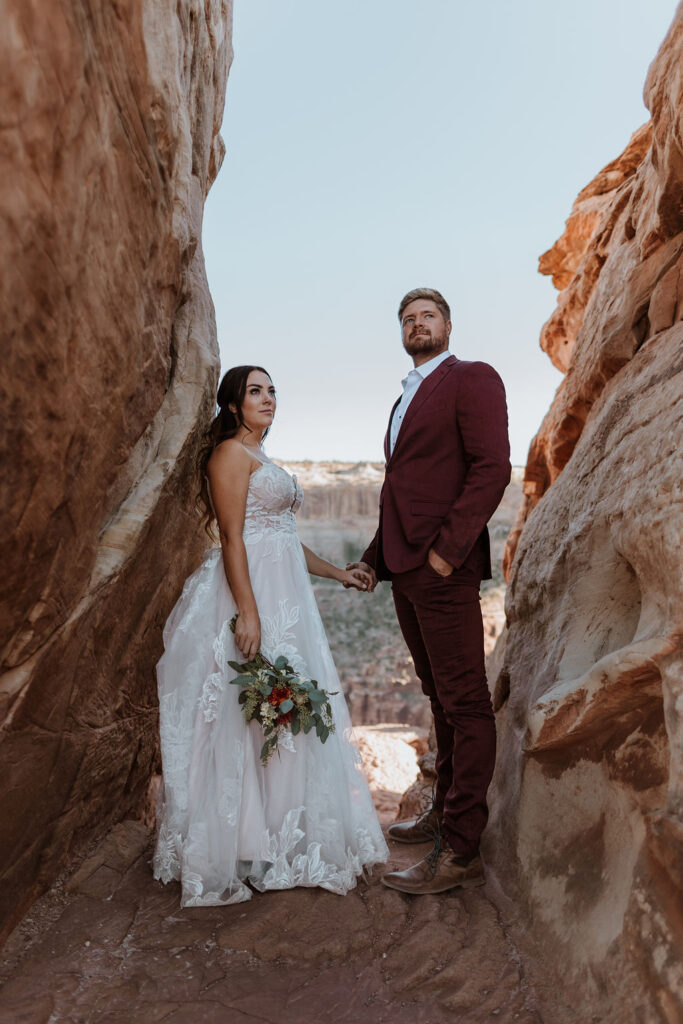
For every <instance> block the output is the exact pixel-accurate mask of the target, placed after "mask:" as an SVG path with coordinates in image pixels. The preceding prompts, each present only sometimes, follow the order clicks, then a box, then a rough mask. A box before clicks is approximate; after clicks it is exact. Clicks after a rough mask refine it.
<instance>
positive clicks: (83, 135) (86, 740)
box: [0, 0, 231, 934]
mask: <svg viewBox="0 0 683 1024" xmlns="http://www.w3.org/2000/svg"><path fill="white" fill-rule="evenodd" d="M230 26H231V4H230V3H229V2H228V0H177V2H176V0H144V2H142V3H138V2H134V0H116V2H113V0H112V2H111V3H94V2H92V0H73V2H71V3H63V2H52V3H50V2H46V0H6V2H5V3H4V4H3V32H2V36H1V40H0V48H1V52H0V62H1V64H2V68H3V73H2V84H1V86H0V89H1V90H2V111H3V115H2V126H1V127H0V205H1V208H2V216H3V232H2V233H1V234H0V267H1V268H2V273H1V274H0V288H1V289H2V309H3V323H2V332H3V341H2V355H1V358H2V382H1V384H0V389H1V394H2V400H3V423H2V428H3V429H2V439H1V441H0V445H1V451H0V458H1V462H2V476H1V477H0V490H1V493H2V510H1V513H0V515H1V516H2V519H1V526H0V545H1V554H0V564H1V565H2V578H1V581H0V605H1V608H2V615H1V620H0V629H1V634H0V635H1V640H0V645H1V649H2V667H1V670H0V671H1V675H0V717H1V720H2V731H1V733H0V775H1V776H2V780H3V798H2V801H0V834H1V835H2V844H1V853H0V876H1V882H0V884H1V886H2V890H3V893H4V897H3V906H2V910H1V916H0V934H2V933H4V932H6V931H7V929H8V928H9V927H11V926H12V924H13V922H15V921H16V920H17V918H18V916H19V915H20V914H21V912H22V910H23V909H24V908H25V907H26V905H27V903H28V902H30V900H31V899H32V898H33V897H34V896H35V895H36V894H37V893H38V892H39V891H40V890H41V889H42V888H44V887H45V885H46V884H47V883H49V882H50V881H51V880H52V879H53V877H54V875H55V874H56V872H57V871H58V870H59V869H60V866H61V865H62V864H63V863H64V861H65V858H66V857H67V856H68V853H69V850H70V849H73V847H74V846H75V845H76V844H78V842H79V841H80V840H82V839H83V838H84V837H85V836H87V835H88V834H89V833H90V832H91V831H92V829H94V828H96V827H103V826H104V825H106V824H107V823H108V822H110V821H112V820H115V819H118V818H121V817H122V816H123V815H125V814H126V813H127V812H130V811H131V809H134V808H135V807H136V805H138V804H139V803H140V801H141V800H142V798H143V797H144V792H145V787H146V785H147V782H148V778H149V776H150V772H151V770H152V766H153V762H154V761H155V757H156V749H157V739H156V731H157V727H156V722H157V712H156V696H155V682H154V675H153V666H154V663H155V661H156V659H157V657H158V655H159V652H160V644H161V637H160V629H161V626H162V624H163V622H164V620H165V617H166V615H167V613H168V611H169V609H170V607H171V605H172V602H173V601H174V599H175V598H176V596H177V593H178V590H179V587H180V585H181V582H182V580H183V579H184V577H185V575H186V574H187V572H188V570H190V568H191V567H192V566H193V565H194V563H195V561H196V559H197V557H198V555H199V553H200V551H201V550H202V547H203V543H204V542H203V540H202V538H201V536H200V535H199V534H198V531H197V528H196V525H195V520H194V518H193V517H192V515H191V505H192V501H193V489H194V488H193V485H192V482H191V479H190V474H191V469H192V465H193V460H194V453H195V446H196V437H197V433H198V430H199V429H200V427H201V424H202V423H203V422H204V421H205V419H206V417H207V416H208V415H209V413H210V411H211V409H212V404H213V398H212V395H213V390H214V386H215V381H216V373H217V346H216V338H215V325H214V317H213V306H212V303H211V298H210V295H209V291H208V287H207V282H206V277H205V273H204V266H203V257H202V250H201V241H200V239H201V223H202V214H203V205H204V200H205V198H206V195H207V192H208V190H209V188H210V185H211V183H212V181H213V179H214V178H215V175H216V173H217V172H218V168H219V166H220V163H221V160H222V155H223V144H222V141H221V139H220V136H219V134H218V129H219V125H220V121H221V115H222V110H223V102H224V93H225V83H226V77H227V72H228V68H229V64H230V59H231V47H230Z"/></svg>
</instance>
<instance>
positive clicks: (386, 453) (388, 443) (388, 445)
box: [384, 395, 401, 462]
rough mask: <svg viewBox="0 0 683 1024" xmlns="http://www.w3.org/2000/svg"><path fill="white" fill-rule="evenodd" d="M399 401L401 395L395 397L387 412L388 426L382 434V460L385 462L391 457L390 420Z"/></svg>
mask: <svg viewBox="0 0 683 1024" xmlns="http://www.w3.org/2000/svg"><path fill="white" fill-rule="evenodd" d="M400 401H401V396H400V395H399V397H398V398H397V399H396V401H395V402H394V404H393V406H392V409H391V412H390V413H389V426H388V427H387V432H386V434H385V435H384V461H385V462H388V461H389V459H390V458H391V421H392V420H393V418H394V413H395V412H396V407H397V406H398V403H399V402H400Z"/></svg>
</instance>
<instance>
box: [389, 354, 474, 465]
mask: <svg viewBox="0 0 683 1024" xmlns="http://www.w3.org/2000/svg"><path fill="white" fill-rule="evenodd" d="M457 361H458V360H457V359H456V357H455V356H449V357H448V359H444V361H443V362H442V363H440V364H439V366H437V368H436V369H435V370H432V372H431V373H430V374H429V376H428V377H425V379H424V380H423V381H422V383H421V384H420V386H419V388H418V389H417V391H416V392H415V395H414V397H413V400H412V402H411V403H410V405H409V406H408V408H407V409H406V414H405V416H404V417H403V423H402V424H401V429H400V430H399V432H398V437H397V438H396V444H395V445H394V451H393V454H392V458H393V457H394V455H395V454H396V450H397V448H398V446H399V445H400V443H401V439H402V438H404V437H405V436H406V433H407V432H408V429H409V427H410V424H411V422H412V421H413V419H414V417H415V416H416V414H417V412H418V411H419V409H420V407H421V406H422V405H424V403H425V402H426V401H427V399H428V398H429V396H430V395H431V394H433V392H434V391H435V389H436V388H437V387H438V385H439V384H440V382H441V381H442V380H443V379H444V377H445V376H446V375H447V374H448V373H450V371H451V370H452V369H453V367H454V366H455V364H456V363H457ZM399 401H400V399H399ZM395 408H396V406H394V409H395ZM392 416H393V412H392ZM389 424H390V426H391V420H390V421H389Z"/></svg>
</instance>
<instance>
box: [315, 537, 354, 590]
mask: <svg viewBox="0 0 683 1024" xmlns="http://www.w3.org/2000/svg"><path fill="white" fill-rule="evenodd" d="M301 547H302V548H303V549H304V556H305V558H306V568H307V569H308V571H309V572H310V574H311V576H321V577H322V578H323V579H326V580H337V582H338V583H343V584H344V586H345V587H355V588H356V590H367V589H368V587H369V585H370V582H371V579H370V576H369V575H368V573H366V572H363V570H362V569H351V570H349V569H338V568H337V566H336V565H332V563H331V562H326V561H325V559H324V558H321V557H320V555H316V553H315V551H311V549H310V548H307V547H306V545H305V544H302V545H301Z"/></svg>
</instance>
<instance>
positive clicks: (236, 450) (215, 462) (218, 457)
mask: <svg viewBox="0 0 683 1024" xmlns="http://www.w3.org/2000/svg"><path fill="white" fill-rule="evenodd" d="M250 462H251V456H250V455H249V452H248V451H246V450H245V448H244V445H243V444H241V442H240V441H236V440H235V438H234V437H230V438H228V440H227V441H221V443H220V444H217V445H216V447H215V448H214V450H213V451H212V452H211V455H210V456H209V461H208V463H207V467H206V468H207V469H208V471H209V472H212V471H213V470H216V469H219V468H228V467H229V468H231V469H239V468H240V467H241V466H244V467H245V469H246V470H247V471H248V470H249V463H250Z"/></svg>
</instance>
